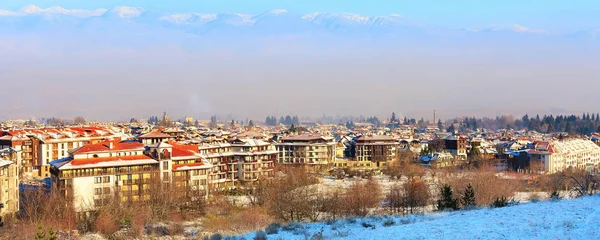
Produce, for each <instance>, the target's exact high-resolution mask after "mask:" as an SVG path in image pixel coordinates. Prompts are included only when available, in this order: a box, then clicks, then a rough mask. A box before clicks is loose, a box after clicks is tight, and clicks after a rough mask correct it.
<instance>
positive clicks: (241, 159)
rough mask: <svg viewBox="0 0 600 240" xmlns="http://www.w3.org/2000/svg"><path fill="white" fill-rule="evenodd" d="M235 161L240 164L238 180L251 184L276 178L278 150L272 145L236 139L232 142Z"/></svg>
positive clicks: (253, 140) (259, 141)
mask: <svg viewBox="0 0 600 240" xmlns="http://www.w3.org/2000/svg"><path fill="white" fill-rule="evenodd" d="M231 148H232V150H233V161H234V162H237V163H238V165H237V166H238V172H237V174H238V179H239V180H240V181H241V182H242V183H244V184H251V183H253V182H255V181H257V180H259V179H261V178H272V177H274V176H275V173H274V168H275V162H276V161H277V150H275V148H274V146H273V145H272V144H271V143H268V142H265V141H261V140H256V139H234V140H233V141H231Z"/></svg>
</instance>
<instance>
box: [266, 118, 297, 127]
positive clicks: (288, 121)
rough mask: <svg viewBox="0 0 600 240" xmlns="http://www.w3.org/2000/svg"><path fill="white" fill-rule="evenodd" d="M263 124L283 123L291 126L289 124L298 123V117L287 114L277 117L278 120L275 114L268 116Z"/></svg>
mask: <svg viewBox="0 0 600 240" xmlns="http://www.w3.org/2000/svg"><path fill="white" fill-rule="evenodd" d="M265 124H266V125H267V126H277V124H283V125H286V126H291V125H296V126H298V125H300V119H299V118H298V116H290V115H287V116H285V117H284V116H281V117H280V118H279V121H277V117H275V116H268V117H267V118H266V119H265Z"/></svg>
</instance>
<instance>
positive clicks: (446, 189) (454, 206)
mask: <svg viewBox="0 0 600 240" xmlns="http://www.w3.org/2000/svg"><path fill="white" fill-rule="evenodd" d="M440 195H441V197H440V199H439V200H438V201H437V209H438V211H447V210H450V211H454V210H458V209H459V208H458V199H456V198H453V197H452V195H453V194H452V188H451V187H450V185H448V184H446V185H444V186H443V187H442V188H441V189H440Z"/></svg>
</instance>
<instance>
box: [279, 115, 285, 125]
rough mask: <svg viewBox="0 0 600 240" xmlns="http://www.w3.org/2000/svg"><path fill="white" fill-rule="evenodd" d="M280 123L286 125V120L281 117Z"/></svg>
mask: <svg viewBox="0 0 600 240" xmlns="http://www.w3.org/2000/svg"><path fill="white" fill-rule="evenodd" d="M279 123H280V124H283V125H285V118H283V116H281V117H279Z"/></svg>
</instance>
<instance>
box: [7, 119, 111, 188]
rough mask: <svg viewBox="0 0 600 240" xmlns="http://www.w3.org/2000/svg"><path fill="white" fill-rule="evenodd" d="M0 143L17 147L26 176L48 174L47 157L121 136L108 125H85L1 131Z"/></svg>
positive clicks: (63, 154) (19, 159) (52, 158)
mask: <svg viewBox="0 0 600 240" xmlns="http://www.w3.org/2000/svg"><path fill="white" fill-rule="evenodd" d="M2 137H3V139H0V145H2V146H9V147H12V148H14V149H17V150H20V151H21V154H20V156H18V157H19V158H18V161H21V163H22V164H21V167H22V171H21V172H22V173H23V174H25V175H26V177H36V178H47V177H50V172H49V169H50V165H49V163H50V162H51V161H54V160H57V159H61V158H65V157H68V156H69V151H70V150H73V149H76V148H80V147H82V146H85V145H89V144H95V143H99V142H102V141H105V140H106V139H113V140H121V139H122V137H121V135H120V134H117V133H113V132H111V131H110V130H108V129H105V128H102V127H97V126H87V127H73V128H42V129H23V130H11V131H4V132H3V133H2Z"/></svg>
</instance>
